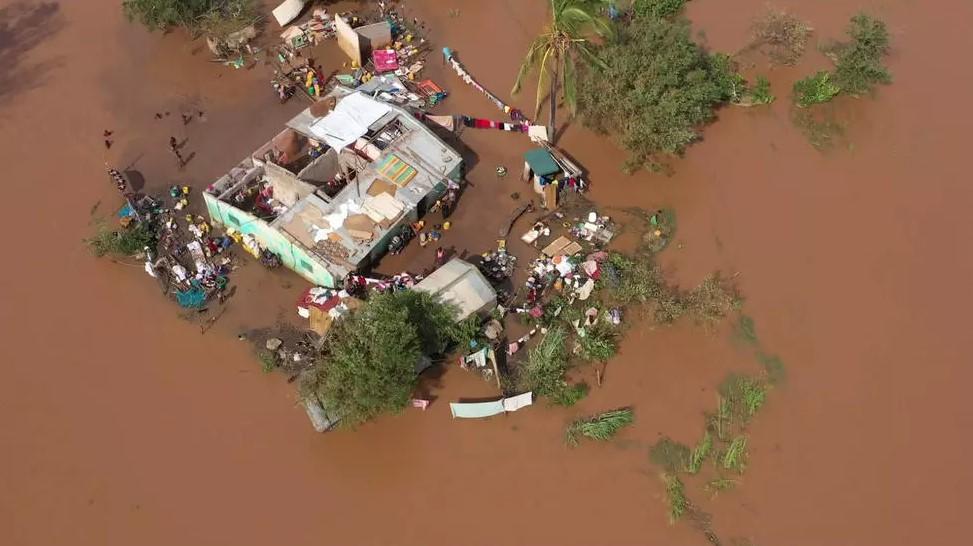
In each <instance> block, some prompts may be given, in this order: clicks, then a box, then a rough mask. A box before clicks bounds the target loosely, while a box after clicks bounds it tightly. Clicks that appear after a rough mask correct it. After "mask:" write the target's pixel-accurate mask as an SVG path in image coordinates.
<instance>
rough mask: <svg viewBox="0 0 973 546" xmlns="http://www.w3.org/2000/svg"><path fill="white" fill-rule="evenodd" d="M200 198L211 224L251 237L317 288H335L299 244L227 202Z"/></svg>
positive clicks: (332, 278) (327, 273) (325, 272)
mask: <svg viewBox="0 0 973 546" xmlns="http://www.w3.org/2000/svg"><path fill="white" fill-rule="evenodd" d="M203 199H204V200H205V202H206V210H207V211H208V212H209V217H210V221H211V222H212V223H213V224H214V225H221V226H224V227H226V228H233V229H235V230H237V231H239V232H240V233H243V234H244V235H253V237H254V238H255V239H257V242H259V243H260V244H261V246H264V247H265V248H267V249H268V250H270V251H271V252H273V253H275V254H277V255H278V256H280V259H281V262H283V263H284V265H285V266H287V267H288V268H289V269H291V270H293V271H294V272H295V273H297V274H298V275H300V276H302V277H304V278H305V279H307V280H308V281H310V282H312V283H314V284H315V285H317V286H327V287H334V286H335V278H334V275H332V274H331V272H329V271H328V270H327V269H326V268H325V267H324V265H323V264H322V263H321V262H320V261H318V259H316V258H312V257H311V256H310V255H309V254H308V253H307V252H305V251H304V249H302V248H301V247H300V246H299V245H296V244H294V243H292V242H291V241H290V240H289V239H288V238H287V237H285V236H284V235H283V234H281V233H280V232H278V231H277V230H275V229H273V228H271V227H270V224H268V223H267V222H265V221H263V220H261V219H259V218H257V217H256V216H254V215H252V214H249V213H247V212H244V211H242V210H239V209H236V208H234V207H233V206H232V205H230V204H229V203H224V202H222V201H219V200H218V199H217V198H216V197H215V196H213V195H210V194H208V193H204V194H203Z"/></svg>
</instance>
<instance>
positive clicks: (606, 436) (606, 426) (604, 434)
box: [564, 408, 635, 447]
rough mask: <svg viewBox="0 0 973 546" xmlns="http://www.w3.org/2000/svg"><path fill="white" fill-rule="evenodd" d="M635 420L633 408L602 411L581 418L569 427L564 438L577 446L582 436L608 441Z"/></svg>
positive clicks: (570, 444)
mask: <svg viewBox="0 0 973 546" xmlns="http://www.w3.org/2000/svg"><path fill="white" fill-rule="evenodd" d="M634 421H635V414H634V412H632V410H631V408H621V409H617V410H612V411H606V412H605V413H600V414H598V415H595V416H594V417H589V418H586V419H579V420H577V421H575V422H573V423H571V425H570V426H569V427H568V429H567V431H565V433H564V440H565V441H566V442H567V444H568V445H569V446H572V447H573V446H577V445H578V444H579V443H581V439H582V438H589V439H591V440H599V441H606V440H610V439H612V438H613V437H614V436H615V435H616V434H618V431H620V430H622V429H623V428H625V427H627V426H628V425H631V424H632V422H634Z"/></svg>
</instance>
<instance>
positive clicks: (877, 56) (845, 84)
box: [828, 13, 892, 95]
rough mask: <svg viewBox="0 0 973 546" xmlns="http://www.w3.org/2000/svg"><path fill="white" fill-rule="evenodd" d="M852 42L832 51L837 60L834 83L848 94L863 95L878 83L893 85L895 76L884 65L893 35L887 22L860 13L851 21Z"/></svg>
mask: <svg viewBox="0 0 973 546" xmlns="http://www.w3.org/2000/svg"><path fill="white" fill-rule="evenodd" d="M848 36H849V38H851V40H850V41H849V42H847V43H839V44H836V45H833V46H832V47H830V48H829V49H828V53H829V55H830V56H831V57H832V58H833V59H834V61H835V71H834V81H835V83H837V84H838V86H840V87H841V90H842V91H843V92H845V93H849V94H852V95H860V94H863V93H867V92H868V91H871V90H872V88H873V87H875V85H876V84H880V83H885V84H887V83H891V81H892V75H891V74H889V71H888V69H887V68H885V66H883V65H882V58H883V57H885V55H886V54H887V53H888V50H889V33H888V29H886V27H885V23H884V22H882V21H880V20H878V19H875V18H873V17H869V16H868V15H865V14H863V13H860V14H858V15H856V16H854V17H852V18H851V23H850V25H849V27H848Z"/></svg>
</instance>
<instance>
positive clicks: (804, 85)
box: [794, 70, 841, 108]
mask: <svg viewBox="0 0 973 546" xmlns="http://www.w3.org/2000/svg"><path fill="white" fill-rule="evenodd" d="M839 92H841V87H839V86H838V84H836V83H834V81H832V79H831V73H830V72H828V71H827V70H821V71H820V72H818V73H817V74H814V75H813V76H808V77H806V78H804V79H802V80H798V81H796V82H794V102H796V103H797V105H798V106H800V107H802V108H806V107H808V106H811V105H812V104H819V103H822V102H828V101H829V100H831V99H833V98H834V97H835V95H837V94H838V93H839Z"/></svg>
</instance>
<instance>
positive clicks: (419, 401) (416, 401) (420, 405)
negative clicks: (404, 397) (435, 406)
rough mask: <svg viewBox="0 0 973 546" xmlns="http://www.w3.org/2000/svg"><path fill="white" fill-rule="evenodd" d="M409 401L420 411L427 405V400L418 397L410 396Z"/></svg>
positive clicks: (424, 409)
mask: <svg viewBox="0 0 973 546" xmlns="http://www.w3.org/2000/svg"><path fill="white" fill-rule="evenodd" d="M409 403H410V404H412V407H414V408H418V409H421V410H422V411H426V408H428V407H429V400H423V399H420V398H410V399H409Z"/></svg>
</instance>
